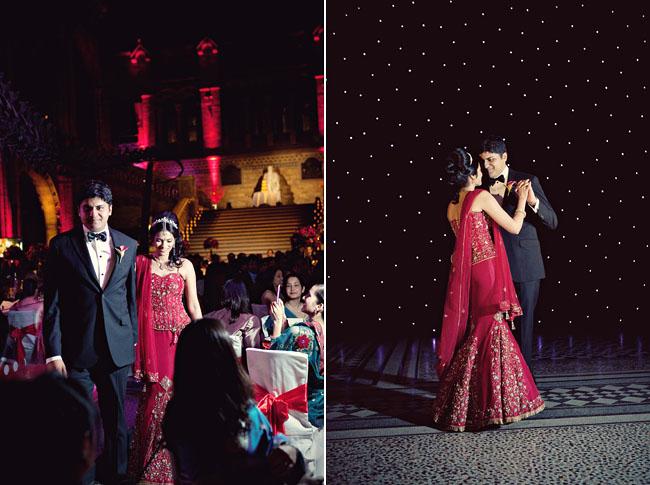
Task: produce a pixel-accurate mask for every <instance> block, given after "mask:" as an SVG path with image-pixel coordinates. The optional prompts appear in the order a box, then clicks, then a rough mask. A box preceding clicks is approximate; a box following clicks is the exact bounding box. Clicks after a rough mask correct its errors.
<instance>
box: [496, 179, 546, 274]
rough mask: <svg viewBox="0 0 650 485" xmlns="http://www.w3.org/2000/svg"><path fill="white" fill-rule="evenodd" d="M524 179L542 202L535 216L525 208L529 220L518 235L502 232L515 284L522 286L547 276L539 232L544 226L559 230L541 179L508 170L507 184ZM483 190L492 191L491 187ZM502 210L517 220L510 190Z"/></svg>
mask: <svg viewBox="0 0 650 485" xmlns="http://www.w3.org/2000/svg"><path fill="white" fill-rule="evenodd" d="M524 179H529V180H530V181H531V184H532V187H533V192H535V197H537V198H538V199H539V209H538V211H537V213H535V211H533V209H531V208H530V206H529V205H528V204H526V218H525V219H524V223H523V225H522V227H521V231H520V232H519V234H510V233H509V232H508V231H505V230H503V229H502V230H501V234H502V235H503V244H504V245H505V247H506V253H507V254H508V262H509V263H510V272H511V273H512V280H513V281H515V282H519V283H520V282H524V281H534V280H541V279H543V278H544V277H545V276H546V273H545V272H544V261H543V259H542V251H541V248H540V244H539V238H538V236H537V229H538V228H540V227H541V226H546V227H548V228H549V229H555V228H557V215H556V214H555V211H554V210H553V207H551V204H550V202H549V201H548V199H547V198H546V194H544V191H543V190H542V185H541V184H540V183H539V179H538V178H537V177H536V176H534V175H531V174H528V173H524V172H519V171H517V170H513V169H512V168H509V169H508V181H507V182H508V183H510V182H516V181H518V180H524ZM483 188H484V189H486V190H488V191H489V190H490V188H489V186H484V187H483ZM502 207H503V209H504V210H505V211H506V212H507V213H508V214H510V216H511V217H513V216H514V213H515V210H516V209H517V194H516V193H515V191H514V190H510V192H508V191H507V190H506V194H505V197H504V199H503V206H502Z"/></svg>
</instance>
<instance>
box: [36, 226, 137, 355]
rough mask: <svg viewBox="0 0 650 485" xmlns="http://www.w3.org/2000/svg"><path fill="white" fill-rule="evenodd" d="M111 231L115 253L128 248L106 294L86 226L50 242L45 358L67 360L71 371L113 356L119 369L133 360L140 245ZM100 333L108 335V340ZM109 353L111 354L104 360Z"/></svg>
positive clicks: (118, 260)
mask: <svg viewBox="0 0 650 485" xmlns="http://www.w3.org/2000/svg"><path fill="white" fill-rule="evenodd" d="M108 230H109V232H110V235H111V239H112V246H113V248H116V247H120V246H125V247H127V248H128V249H127V250H126V252H125V253H124V256H123V257H122V258H121V260H120V256H119V254H118V253H117V252H114V257H115V258H116V260H115V265H114V267H113V271H112V273H111V274H110V277H109V280H108V282H107V283H106V284H105V287H104V289H102V288H101V286H100V285H99V280H98V279H97V276H96V274H95V270H94V269H93V266H92V262H91V259H90V254H89V253H88V248H87V246H86V241H85V240H84V231H83V229H82V228H81V227H78V228H75V229H72V230H71V231H68V232H65V233H62V234H59V235H58V236H56V237H54V238H53V239H52V240H51V241H50V248H49V253H48V259H47V263H46V267H45V285H44V286H45V315H44V318H43V336H44V341H45V354H46V357H52V356H54V355H60V356H62V357H63V360H64V362H65V364H66V365H67V366H72V367H78V368H88V367H91V366H93V365H94V364H95V363H96V362H97V361H98V359H99V358H100V357H102V358H106V357H109V358H110V359H112V361H113V363H114V364H115V365H116V366H118V367H122V366H125V365H129V364H132V363H133V360H134V349H133V346H134V344H135V342H137V335H138V321H137V309H136V295H135V287H136V277H135V256H136V249H137V242H136V241H135V240H134V239H131V238H130V237H128V236H127V235H125V234H123V233H121V232H119V231H116V230H115V229H112V228H110V227H109V228H108ZM113 251H115V250H114V249H113ZM100 332H104V333H105V339H104V336H103V335H101V334H100ZM98 342H101V343H100V344H98ZM104 352H108V355H101V354H102V353H104Z"/></svg>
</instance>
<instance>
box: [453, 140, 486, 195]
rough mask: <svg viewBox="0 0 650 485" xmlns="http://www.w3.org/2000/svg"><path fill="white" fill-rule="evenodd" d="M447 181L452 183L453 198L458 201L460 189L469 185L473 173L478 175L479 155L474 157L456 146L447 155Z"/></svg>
mask: <svg viewBox="0 0 650 485" xmlns="http://www.w3.org/2000/svg"><path fill="white" fill-rule="evenodd" d="M446 161H447V182H448V183H449V185H451V190H452V200H453V202H454V203H458V198H459V196H460V189H462V188H463V187H465V186H466V185H467V181H468V180H469V177H470V176H471V175H476V172H477V170H478V167H479V163H478V157H476V159H474V158H473V157H472V155H470V154H469V152H468V151H466V150H465V149H463V148H455V149H454V150H453V151H452V152H451V153H450V154H449V155H447V159H446Z"/></svg>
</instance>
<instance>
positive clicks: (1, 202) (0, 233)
mask: <svg viewBox="0 0 650 485" xmlns="http://www.w3.org/2000/svg"><path fill="white" fill-rule="evenodd" d="M0 237H7V238H11V237H14V226H13V218H12V216H11V203H10V202H9V192H8V191H7V177H6V176H5V167H4V163H3V162H2V154H0Z"/></svg>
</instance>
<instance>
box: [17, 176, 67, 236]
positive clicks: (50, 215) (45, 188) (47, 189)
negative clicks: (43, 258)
mask: <svg viewBox="0 0 650 485" xmlns="http://www.w3.org/2000/svg"><path fill="white" fill-rule="evenodd" d="M26 173H27V175H29V178H30V179H31V180H32V183H33V184H34V188H35V189H36V194H37V195H38V201H39V202H40V204H41V209H42V210H43V216H44V218H45V243H46V244H49V242H50V239H52V238H53V237H54V236H56V235H57V234H58V232H59V229H58V222H59V221H58V219H59V218H58V214H59V212H60V210H61V204H60V202H59V194H58V192H57V190H56V186H55V185H54V181H53V180H52V178H51V177H50V176H49V175H47V174H46V175H41V174H39V173H37V172H35V171H34V170H27V171H26Z"/></svg>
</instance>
